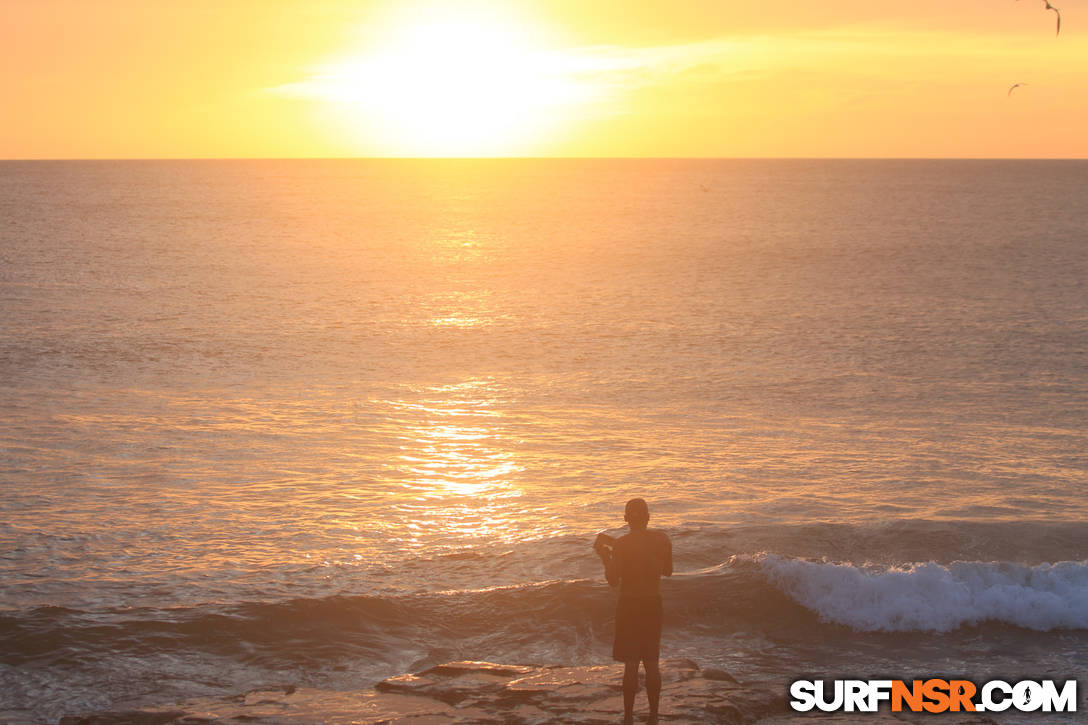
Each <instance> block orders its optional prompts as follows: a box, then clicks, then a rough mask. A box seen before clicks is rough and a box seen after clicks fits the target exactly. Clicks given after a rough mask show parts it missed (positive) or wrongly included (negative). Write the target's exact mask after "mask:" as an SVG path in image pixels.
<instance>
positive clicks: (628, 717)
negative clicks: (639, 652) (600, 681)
mask: <svg viewBox="0 0 1088 725" xmlns="http://www.w3.org/2000/svg"><path fill="white" fill-rule="evenodd" d="M637 692H638V660H628V661H627V662H624V663H623V721H624V722H625V723H631V722H633V721H634V717H635V693H637Z"/></svg>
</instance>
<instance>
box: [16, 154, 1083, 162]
mask: <svg viewBox="0 0 1088 725" xmlns="http://www.w3.org/2000/svg"><path fill="white" fill-rule="evenodd" d="M27 161H1088V156H77V157H62V156H38V157H22V158H15V157H12V158H0V163H5V162H27Z"/></svg>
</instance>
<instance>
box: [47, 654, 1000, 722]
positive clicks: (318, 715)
mask: <svg viewBox="0 0 1088 725" xmlns="http://www.w3.org/2000/svg"><path fill="white" fill-rule="evenodd" d="M622 669H623V666H622V665H619V664H613V665H602V666H595V667H563V666H543V667H541V666H521V665H503V664H495V663H491V662H467V661H466V662H450V663H447V664H444V665H438V666H436V667H431V668H430V669H427V670H423V671H422V672H419V673H416V674H405V675H398V676H396V677H390V678H389V679H386V680H383V681H382V682H380V683H378V684H377V685H376V686H375V687H374V688H373V689H368V690H361V691H356V692H338V691H330V690H317V689H308V688H302V687H295V686H293V685H282V686H270V687H267V688H261V689H257V690H251V691H249V692H246V693H244V694H240V695H235V696H232V697H225V698H205V699H199V700H192V701H189V702H186V703H181V704H178V705H171V706H168V707H162V708H148V709H142V710H131V711H118V712H97V713H84V714H79V715H69V716H66V717H63V718H61V720H60V722H59V725H197V724H198V723H215V722H229V721H233V722H239V723H241V722H245V723H257V724H260V725H264V724H268V725H273V724H276V725H279V724H287V723H292V724H299V723H329V724H333V725H341V724H343V725H346V724H348V723H358V724H359V725H387V724H388V725H453V724H454V723H457V724H469V723H478V724H479V725H492V724H494V725H500V724H501V725H544V724H546V723H572V724H578V725H612V724H613V723H618V722H620V721H621V719H622V717H621V715H622V712H623V698H622V693H621V690H620V678H621V675H622ZM662 675H663V685H662V693H661V718H660V720H661V722H662V723H676V724H681V723H691V724H692V725H694V724H696V723H698V724H700V725H702V724H705V723H718V724H722V725H751V724H753V723H759V725H785V724H786V723H794V722H798V723H800V722H812V721H817V722H819V723H834V724H835V725H902V723H922V722H931V721H932V719H933V716H928V719H927V716H919V715H910V714H903V713H896V714H893V713H890V712H880V713H866V714H836V715H815V716H813V715H802V714H798V713H791V712H789V711H788V710H787V709H786V693H785V690H784V689H782V688H777V687H772V686H768V685H764V684H753V683H740V682H738V681H737V680H736V679H735V678H734V677H732V676H731V675H730V674H729V673H727V672H724V671H722V670H717V669H705V670H704V669H701V668H700V667H699V666H698V665H697V664H696V663H694V662H692V661H691V660H684V659H673V660H664V661H663V662H662ZM645 711H646V699H645V694H644V693H643V692H641V691H640V693H639V698H638V699H637V700H636V722H642V721H643V720H644V718H645ZM939 719H940V721H941V725H985V724H989V723H994V721H993V720H991V719H989V718H985V717H979V716H975V715H964V716H957V715H954V714H953V715H951V716H949V715H943V716H942V717H940V718H939Z"/></svg>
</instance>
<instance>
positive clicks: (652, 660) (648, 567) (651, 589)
mask: <svg viewBox="0 0 1088 725" xmlns="http://www.w3.org/2000/svg"><path fill="white" fill-rule="evenodd" d="M623 520H624V521H626V522H627V525H628V528H629V529H630V531H629V532H628V533H627V534H625V535H623V536H621V537H620V538H618V539H615V540H610V539H609V537H607V536H601V537H598V539H597V543H595V544H594V548H595V549H596V551H597V554H598V555H599V556H600V557H601V561H602V562H604V574H605V578H606V579H608V583H609V584H610V585H611V586H619V588H620V598H619V601H618V602H617V604H616V638H615V641H614V642H613V644H612V659H614V660H617V661H619V662H623V664H624V668H623V722H624V724H625V725H630V723H632V722H633V720H634V707H635V694H636V693H637V692H638V666H639V662H641V663H642V664H643V666H644V667H645V668H646V699H647V700H649V703H650V716H649V717H648V718H647V720H646V722H647V723H650V724H651V725H655V724H656V723H657V707H658V702H659V701H660V699H661V670H660V669H659V668H658V657H659V652H660V649H661V577H662V576H672V542H671V541H669V537H668V535H667V534H666V533H665V532H664V531H657V530H654V529H649V528H647V526H648V525H649V523H650V508H649V507H648V506H647V505H646V502H645V501H643V500H642V499H641V498H633V499H631V500H630V501H628V502H627V506H626V508H625V509H624V512H623ZM609 544H611V546H610V545H609Z"/></svg>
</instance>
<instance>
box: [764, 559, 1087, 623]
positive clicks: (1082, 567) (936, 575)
mask: <svg viewBox="0 0 1088 725" xmlns="http://www.w3.org/2000/svg"><path fill="white" fill-rule="evenodd" d="M753 559H754V561H755V562H756V564H757V565H758V566H759V568H760V570H761V571H762V572H763V574H764V575H765V576H766V577H767V578H768V579H769V580H770V581H771V582H772V583H773V584H774V585H775V586H777V587H778V588H780V589H781V590H783V591H784V592H786V593H787V594H789V595H790V596H791V597H793V598H794V599H795V600H796V601H797V602H798V603H799V604H801V605H802V606H804V607H806V608H808V609H811V610H813V611H815V612H816V613H818V614H819V616H820V618H821V619H822V620H823V621H827V622H835V623H838V624H843V625H846V626H848V627H852V628H854V629H857V630H862V631H888V632H904V631H922V630H931V631H939V632H946V631H949V630H952V629H955V628H957V627H960V626H962V625H965V624H975V623H978V622H983V621H987V620H997V621H1001V622H1007V623H1010V624H1015V625H1018V626H1021V627H1027V628H1030V629H1035V630H1043V631H1046V630H1051V629H1088V561H1081V562H1074V561H1063V562H1058V563H1055V564H1038V565H1036V566H1025V565H1022V564H1013V563H1008V562H955V563H953V564H949V565H948V566H944V565H941V564H936V563H934V562H929V563H925V564H908V565H905V566H901V567H894V568H887V567H882V568H871V567H865V568H862V567H857V566H853V565H850V564H834V563H827V562H815V561H805V560H802V559H792V558H789V557H782V556H778V555H775V554H758V555H756V556H755V557H753Z"/></svg>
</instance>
